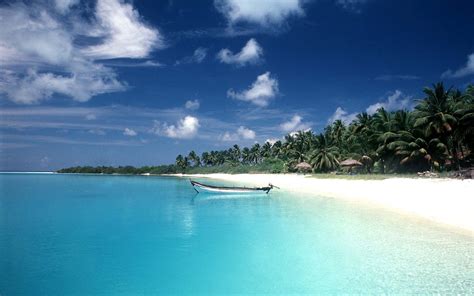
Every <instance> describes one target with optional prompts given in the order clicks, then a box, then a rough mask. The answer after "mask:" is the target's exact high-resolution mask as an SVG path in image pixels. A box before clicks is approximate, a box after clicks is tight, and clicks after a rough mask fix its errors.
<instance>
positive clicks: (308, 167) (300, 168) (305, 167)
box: [295, 161, 313, 172]
mask: <svg viewBox="0 0 474 296" xmlns="http://www.w3.org/2000/svg"><path fill="white" fill-rule="evenodd" d="M295 168H296V169H297V170H298V171H302V172H309V171H311V170H312V169H313V167H312V166H311V165H310V164H309V163H307V162H304V161H303V162H300V163H298V164H297V165H296V166H295Z"/></svg>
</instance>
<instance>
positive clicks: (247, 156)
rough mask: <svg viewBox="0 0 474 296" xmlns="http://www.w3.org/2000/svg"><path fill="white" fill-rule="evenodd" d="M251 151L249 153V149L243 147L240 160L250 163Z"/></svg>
mask: <svg viewBox="0 0 474 296" xmlns="http://www.w3.org/2000/svg"><path fill="white" fill-rule="evenodd" d="M251 159H252V157H251V153H250V149H249V148H248V147H244V149H242V162H243V163H245V164H247V163H250V162H251Z"/></svg>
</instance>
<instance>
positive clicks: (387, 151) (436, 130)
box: [58, 83, 474, 174]
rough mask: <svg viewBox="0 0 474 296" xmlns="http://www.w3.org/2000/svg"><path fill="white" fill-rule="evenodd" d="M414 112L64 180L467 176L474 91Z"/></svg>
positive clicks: (433, 99) (438, 98) (440, 89)
mask: <svg viewBox="0 0 474 296" xmlns="http://www.w3.org/2000/svg"><path fill="white" fill-rule="evenodd" d="M423 92H424V94H425V97H424V98H422V99H420V100H417V103H416V106H415V107H414V109H413V111H409V110H397V111H392V112H389V111H387V110H386V109H384V108H383V107H382V108H379V109H378V110H377V111H376V112H375V113H374V114H368V113H366V112H363V113H360V114H358V115H357V116H356V117H355V119H354V120H353V121H352V122H350V123H347V124H346V123H344V122H343V121H342V120H335V121H334V122H332V123H331V124H330V125H328V126H326V128H325V129H324V131H323V132H322V133H319V134H315V133H314V132H313V131H311V130H306V131H299V132H295V133H290V134H288V135H286V136H285V138H284V140H277V141H269V140H268V141H266V142H265V143H264V144H263V145H260V144H259V143H255V144H254V145H253V146H252V147H244V148H241V147H240V146H239V145H233V146H232V147H230V148H229V149H227V150H221V151H209V152H207V151H206V152H203V153H202V154H201V155H200V156H199V155H198V154H197V153H196V152H195V151H191V152H189V154H188V155H184V156H183V155H178V156H177V157H176V161H175V163H174V164H170V165H160V166H145V167H141V168H135V167H133V166H120V167H105V166H99V167H90V166H82V167H71V168H65V169H61V170H59V171H58V172H59V173H95V174H175V173H187V174H198V173H203V174H207V173H287V172H297V171H303V172H313V173H328V172H336V171H345V172H347V171H349V172H358V173H366V174H367V173H368V174H371V173H378V174H404V173H416V172H425V171H430V172H446V171H459V170H461V169H463V168H470V167H472V161H473V153H471V152H472V151H473V149H474V85H472V84H471V85H469V86H468V87H467V88H466V90H465V91H461V90H456V89H451V88H450V89H446V88H445V87H444V85H443V84H442V83H437V84H435V85H433V87H432V88H425V89H424V90H423Z"/></svg>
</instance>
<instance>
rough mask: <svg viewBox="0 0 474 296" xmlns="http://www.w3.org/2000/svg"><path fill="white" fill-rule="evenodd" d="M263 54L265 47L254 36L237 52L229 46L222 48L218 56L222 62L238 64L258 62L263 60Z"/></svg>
mask: <svg viewBox="0 0 474 296" xmlns="http://www.w3.org/2000/svg"><path fill="white" fill-rule="evenodd" d="M262 56H263V49H262V47H260V45H259V44H258V42H257V41H256V40H255V39H253V38H252V39H250V40H249V41H247V44H245V46H244V47H243V48H242V49H241V50H240V52H238V53H236V54H234V53H233V52H232V51H230V50H229V49H227V48H225V49H221V50H220V51H219V53H218V54H217V58H218V59H219V60H220V61H221V63H225V64H236V65H238V66H244V65H246V64H257V63H259V62H260V61H261V60H262Z"/></svg>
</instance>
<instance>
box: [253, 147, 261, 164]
mask: <svg viewBox="0 0 474 296" xmlns="http://www.w3.org/2000/svg"><path fill="white" fill-rule="evenodd" d="M260 158H261V155H260V144H259V143H255V144H254V145H253V146H252V148H251V149H250V161H251V162H254V163H258V162H259V161H260Z"/></svg>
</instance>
